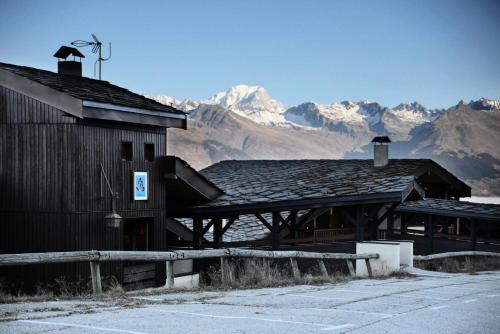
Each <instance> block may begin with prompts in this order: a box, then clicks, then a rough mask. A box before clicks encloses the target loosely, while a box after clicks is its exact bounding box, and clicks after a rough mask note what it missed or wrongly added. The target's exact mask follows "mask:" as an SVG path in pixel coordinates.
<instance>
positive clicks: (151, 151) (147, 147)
mask: <svg viewBox="0 0 500 334" xmlns="http://www.w3.org/2000/svg"><path fill="white" fill-rule="evenodd" d="M144 160H146V161H155V144H144Z"/></svg>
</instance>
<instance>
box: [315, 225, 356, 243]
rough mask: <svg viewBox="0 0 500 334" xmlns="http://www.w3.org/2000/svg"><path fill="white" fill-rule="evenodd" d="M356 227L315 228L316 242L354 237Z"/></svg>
mask: <svg viewBox="0 0 500 334" xmlns="http://www.w3.org/2000/svg"><path fill="white" fill-rule="evenodd" d="M355 234H356V229H355V228H329V229H316V230H314V242H332V241H336V240H345V239H350V238H353V237H354V235H355Z"/></svg>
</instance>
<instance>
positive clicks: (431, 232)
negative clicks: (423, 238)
mask: <svg viewBox="0 0 500 334" xmlns="http://www.w3.org/2000/svg"><path fill="white" fill-rule="evenodd" d="M426 229H427V237H428V238H429V248H430V252H431V254H432V253H434V221H433V216H432V215H429V216H428V221H427V227H426Z"/></svg>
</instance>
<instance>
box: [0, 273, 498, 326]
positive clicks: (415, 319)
mask: <svg viewBox="0 0 500 334" xmlns="http://www.w3.org/2000/svg"><path fill="white" fill-rule="evenodd" d="M0 307H1V308H2V317H3V318H4V319H3V321H2V322H0V333H133V334H143V333H176V334H180V333H207V334H208V333H313V332H317V333H322V332H330V333H426V334H430V333H447V334H449V333H498V332H499V325H498V324H499V323H500V272H491V273H482V274H480V275H444V276H443V277H417V278H409V279H395V278H391V279H384V280H356V281H351V282H348V283H342V284H337V285H321V286H305V285H301V286H293V287H284V288H270V289H255V290H234V291H226V292H221V291H211V292H210V291H209V292H196V293H195V292H184V293H168V294H163V295H153V296H138V297H134V298H131V299H129V300H128V301H125V302H123V301H122V302H121V303H120V304H116V303H113V302H110V301H107V302H105V301H101V302H95V301H63V302H50V303H30V304H9V305H0Z"/></svg>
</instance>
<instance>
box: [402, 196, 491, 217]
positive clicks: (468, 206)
mask: <svg viewBox="0 0 500 334" xmlns="http://www.w3.org/2000/svg"><path fill="white" fill-rule="evenodd" d="M396 211H398V212H412V213H424V214H432V215H442V216H449V217H464V218H471V219H484V220H496V221H500V204H484V203H472V202H464V201H457V200H448V199H437V198H427V199H425V200H419V201H409V202H404V203H402V204H400V205H399V206H398V207H397V208H396Z"/></svg>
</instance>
